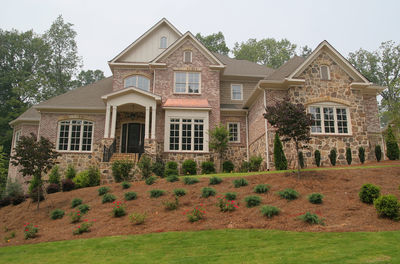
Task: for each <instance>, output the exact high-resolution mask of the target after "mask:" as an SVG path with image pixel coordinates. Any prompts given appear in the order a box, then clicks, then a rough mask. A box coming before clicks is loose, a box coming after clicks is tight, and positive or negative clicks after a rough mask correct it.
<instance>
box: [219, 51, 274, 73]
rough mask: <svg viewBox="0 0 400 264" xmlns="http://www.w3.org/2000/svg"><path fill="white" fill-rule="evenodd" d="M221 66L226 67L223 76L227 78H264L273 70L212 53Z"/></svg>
mask: <svg viewBox="0 0 400 264" xmlns="http://www.w3.org/2000/svg"><path fill="white" fill-rule="evenodd" d="M213 54H214V55H215V56H216V57H217V58H218V59H219V60H220V61H221V62H222V63H223V64H225V65H226V68H225V71H224V75H228V76H254V77H266V76H268V75H269V74H271V73H272V72H274V70H273V69H271V68H268V67H267V66H264V65H260V64H257V63H254V62H251V61H247V60H237V59H232V58H229V57H228V56H225V55H221V54H218V53H213Z"/></svg>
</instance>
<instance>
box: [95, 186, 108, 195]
mask: <svg viewBox="0 0 400 264" xmlns="http://www.w3.org/2000/svg"><path fill="white" fill-rule="evenodd" d="M109 191H110V187H108V186H103V187H100V188H99V189H97V192H98V193H99V196H102V195H104V194H106V193H108V192H109Z"/></svg>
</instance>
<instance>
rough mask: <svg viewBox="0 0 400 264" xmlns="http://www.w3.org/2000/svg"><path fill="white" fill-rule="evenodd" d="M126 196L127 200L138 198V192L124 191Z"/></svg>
mask: <svg viewBox="0 0 400 264" xmlns="http://www.w3.org/2000/svg"><path fill="white" fill-rule="evenodd" d="M124 198H125V200H126V201H131V200H136V198H137V194H136V193H135V192H126V193H124Z"/></svg>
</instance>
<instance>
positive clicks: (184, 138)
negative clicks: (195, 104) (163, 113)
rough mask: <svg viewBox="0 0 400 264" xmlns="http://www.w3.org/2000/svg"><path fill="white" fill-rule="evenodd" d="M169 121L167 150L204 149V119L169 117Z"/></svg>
mask: <svg viewBox="0 0 400 264" xmlns="http://www.w3.org/2000/svg"><path fill="white" fill-rule="evenodd" d="M169 123H170V125H169V150H172V151H203V150H204V119H197V118H193V119H191V118H170V122H169Z"/></svg>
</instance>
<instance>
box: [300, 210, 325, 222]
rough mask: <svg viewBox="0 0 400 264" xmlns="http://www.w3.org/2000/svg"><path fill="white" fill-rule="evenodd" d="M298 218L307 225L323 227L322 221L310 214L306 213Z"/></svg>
mask: <svg viewBox="0 0 400 264" xmlns="http://www.w3.org/2000/svg"><path fill="white" fill-rule="evenodd" d="M298 218H299V219H300V220H302V221H303V222H306V223H309V224H312V225H318V224H321V225H323V224H324V219H320V218H319V217H318V215H316V214H312V213H310V212H306V213H305V214H303V215H300V216H299V217H298Z"/></svg>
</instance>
